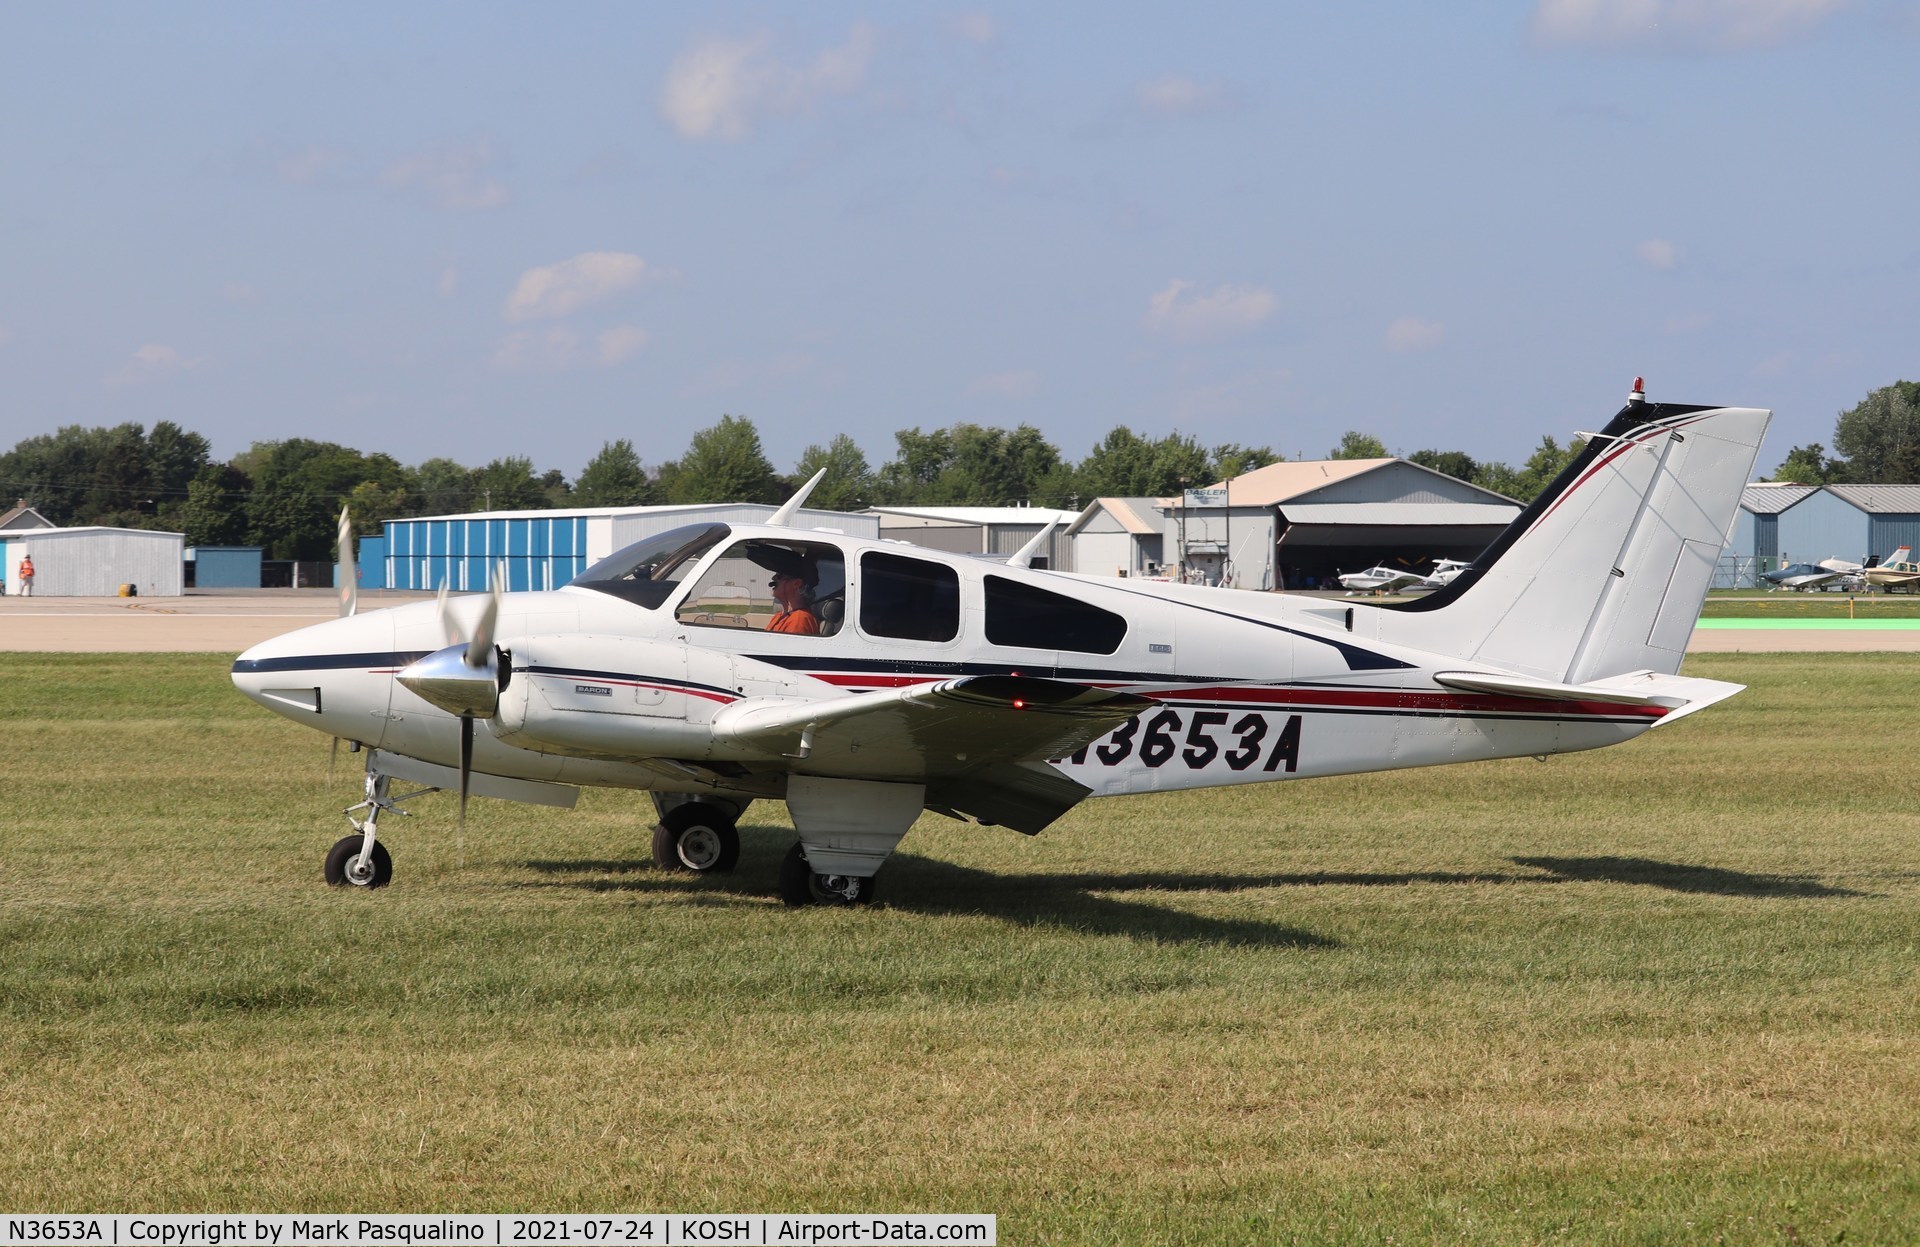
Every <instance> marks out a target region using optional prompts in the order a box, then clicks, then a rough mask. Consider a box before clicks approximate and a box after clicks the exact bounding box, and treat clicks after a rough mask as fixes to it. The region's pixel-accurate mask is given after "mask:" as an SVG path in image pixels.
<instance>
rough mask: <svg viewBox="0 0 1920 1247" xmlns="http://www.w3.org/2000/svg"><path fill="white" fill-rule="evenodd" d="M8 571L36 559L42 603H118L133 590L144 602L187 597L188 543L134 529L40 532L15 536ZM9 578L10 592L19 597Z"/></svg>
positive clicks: (36, 587) (170, 535)
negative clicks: (126, 588)
mask: <svg viewBox="0 0 1920 1247" xmlns="http://www.w3.org/2000/svg"><path fill="white" fill-rule="evenodd" d="M7 547H8V550H7V567H8V569H9V571H10V572H11V569H13V568H14V567H16V566H17V565H18V562H19V560H20V559H21V558H22V557H25V556H31V557H32V559H33V569H34V577H33V592H34V595H35V596H36V597H113V596H115V595H116V594H118V593H119V592H120V586H121V585H123V584H131V585H133V586H134V587H135V589H136V591H137V592H138V593H139V595H140V596H141V597H174V598H177V597H179V596H180V595H181V594H182V593H184V592H185V591H186V561H185V560H186V538H185V537H184V536H182V535H181V534H179V533H155V532H143V531H140V530H138V529H131V528H38V529H31V530H28V531H26V532H19V531H15V532H11V533H9V534H8V539H7ZM15 587H16V586H15V583H14V579H13V577H12V576H11V575H9V577H8V584H7V592H9V593H12V592H14V591H15Z"/></svg>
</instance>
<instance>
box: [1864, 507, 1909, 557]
mask: <svg viewBox="0 0 1920 1247" xmlns="http://www.w3.org/2000/svg"><path fill="white" fill-rule="evenodd" d="M1868 529H1869V531H1870V532H1871V533H1872V542H1873V549H1872V551H1871V552H1872V553H1874V554H1877V555H1879V556H1880V557H1881V558H1883V559H1884V558H1886V557H1887V556H1888V555H1890V554H1892V553H1893V552H1894V551H1895V550H1898V549H1899V548H1900V547H1901V546H1911V547H1913V548H1914V549H1915V550H1920V515H1875V516H1872V517H1871V522H1870V523H1869V525H1868Z"/></svg>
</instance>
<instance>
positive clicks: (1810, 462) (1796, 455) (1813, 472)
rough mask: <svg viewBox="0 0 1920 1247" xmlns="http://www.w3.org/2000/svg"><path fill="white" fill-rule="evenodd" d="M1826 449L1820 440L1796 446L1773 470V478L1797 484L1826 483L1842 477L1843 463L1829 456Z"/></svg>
mask: <svg viewBox="0 0 1920 1247" xmlns="http://www.w3.org/2000/svg"><path fill="white" fill-rule="evenodd" d="M1826 450H1827V448H1826V447H1825V446H1822V445H1821V444H1820V443H1819V442H1809V443H1807V444H1806V445H1805V446H1795V447H1794V448H1793V449H1792V450H1789V451H1788V452H1787V457H1786V458H1785V459H1784V460H1782V461H1781V463H1780V466H1779V467H1777V468H1775V469H1774V470H1773V479H1774V480H1776V481H1786V482H1789V483H1791V484H1795V485H1826V484H1830V483H1832V482H1833V481H1836V480H1838V479H1840V478H1839V472H1840V468H1841V465H1840V464H1839V463H1837V462H1835V461H1834V460H1832V459H1829V458H1827V457H1826Z"/></svg>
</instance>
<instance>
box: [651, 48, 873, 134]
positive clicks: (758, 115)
mask: <svg viewBox="0 0 1920 1247" xmlns="http://www.w3.org/2000/svg"><path fill="white" fill-rule="evenodd" d="M877 42H878V39H877V37H876V35H875V32H874V28H873V27H871V26H869V25H867V24H866V23H864V22H857V23H855V24H854V26H853V29H852V31H851V32H849V34H848V36H847V41H846V42H845V43H843V44H841V45H840V46H839V47H834V48H828V49H827V50H825V51H824V52H821V53H820V54H819V55H817V56H815V57H814V58H813V61H812V62H811V63H810V64H807V65H802V66H790V65H785V64H782V63H781V62H780V61H779V60H777V59H776V58H775V57H773V56H772V55H771V54H770V49H771V46H772V43H773V37H772V36H771V35H769V34H768V33H766V32H765V31H762V32H759V33H757V34H753V35H748V36H746V37H744V38H736V39H726V38H713V39H707V40H703V41H702V42H700V43H696V44H694V45H693V46H692V47H690V48H688V49H686V50H685V51H684V52H682V53H681V54H680V55H679V56H677V57H675V58H674V62H673V64H672V66H670V67H669V68H668V70H667V79H666V82H665V83H664V84H663V86H662V87H661V90H660V112H661V115H662V116H664V117H665V118H666V119H667V120H668V121H671V122H672V123H673V125H674V128H675V129H677V130H678V131H680V134H681V136H682V137H684V138H690V139H711V138H718V139H729V140H739V139H744V138H746V137H747V136H748V135H749V134H751V133H752V132H753V128H754V126H755V125H757V124H758V123H760V122H761V121H763V120H766V119H767V118H770V117H782V116H792V115H795V114H798V113H805V112H809V111H811V110H812V109H814V108H815V107H817V106H818V105H819V104H820V103H821V102H822V101H824V100H827V99H830V98H832V97H834V96H843V95H851V94H852V93H854V92H855V91H858V90H859V89H860V88H861V87H862V86H863V85H865V83H866V79H867V67H868V65H869V64H870V63H871V61H872V60H873V53H874V48H875V46H876V44H877Z"/></svg>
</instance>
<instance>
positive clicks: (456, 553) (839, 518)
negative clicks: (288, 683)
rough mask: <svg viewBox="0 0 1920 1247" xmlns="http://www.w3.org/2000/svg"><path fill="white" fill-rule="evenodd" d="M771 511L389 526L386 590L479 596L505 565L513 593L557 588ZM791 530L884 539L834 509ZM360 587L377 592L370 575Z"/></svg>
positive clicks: (803, 517) (749, 508)
mask: <svg viewBox="0 0 1920 1247" xmlns="http://www.w3.org/2000/svg"><path fill="white" fill-rule="evenodd" d="M773 512H774V508H773V507H769V506H755V505H745V504H742V505H738V506H734V505H719V506H711V507H692V508H688V507H680V508H673V509H663V510H660V511H653V512H645V511H639V512H602V513H587V512H580V511H561V512H555V513H554V514H552V515H537V516H514V517H512V518H508V519H502V518H496V517H493V516H472V517H461V518H453V519H434V518H425V519H415V520H388V521H387V524H386V549H385V552H384V559H385V575H386V583H385V585H384V586H382V587H385V588H391V589H425V590H434V589H438V588H439V587H440V586H441V585H442V584H447V585H450V586H451V587H452V588H453V589H455V590H456V591H459V592H479V591H480V590H482V589H485V588H486V587H487V580H488V576H489V575H490V572H489V571H488V569H489V568H490V567H492V566H493V565H494V564H495V563H498V562H504V563H505V564H506V568H507V588H508V589H509V590H511V591H514V592H523V591H526V590H539V589H558V588H559V587H560V586H562V585H564V584H566V583H567V582H568V581H570V580H572V579H573V578H574V577H575V576H578V575H579V574H580V573H581V572H583V571H585V570H586V569H587V566H588V564H590V563H592V562H593V561H594V560H595V559H600V558H604V557H606V556H607V555H609V554H612V553H613V552H614V551H615V550H618V549H620V548H622V547H623V546H628V545H631V544H632V543H634V542H636V541H640V540H643V539H645V538H647V537H651V536H654V535H656V534H658V533H663V532H667V531H669V530H671V529H675V528H680V527H683V526H685V525H688V524H709V523H714V522H720V523H732V524H761V523H765V522H766V520H767V517H769V516H770V515H772V514H773ZM793 526H794V527H795V528H807V529H835V530H838V531H840V532H844V533H850V534H852V535H855V536H861V537H877V536H879V535H880V525H879V522H878V521H877V520H876V519H875V518H873V517H871V516H858V515H843V514H841V513H840V512H837V511H808V510H803V511H801V512H800V513H799V514H797V515H795V516H794V521H793ZM368 544H371V543H370V542H369V543H368ZM362 565H363V566H364V565H365V559H364V558H363V560H362ZM361 585H362V587H363V588H367V587H373V585H372V579H371V574H370V575H369V578H368V579H366V580H363V581H362V582H361Z"/></svg>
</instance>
